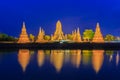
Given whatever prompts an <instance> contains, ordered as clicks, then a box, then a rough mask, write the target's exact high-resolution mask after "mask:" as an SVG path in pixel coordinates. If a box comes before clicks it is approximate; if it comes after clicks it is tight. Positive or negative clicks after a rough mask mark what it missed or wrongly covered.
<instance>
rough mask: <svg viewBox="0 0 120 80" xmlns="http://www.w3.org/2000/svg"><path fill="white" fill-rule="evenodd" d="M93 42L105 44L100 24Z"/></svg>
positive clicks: (97, 26)
mask: <svg viewBox="0 0 120 80" xmlns="http://www.w3.org/2000/svg"><path fill="white" fill-rule="evenodd" d="M92 42H95V43H103V42H104V39H103V35H102V33H101V30H100V25H99V23H97V25H96V30H95V34H94V37H93V40H92Z"/></svg>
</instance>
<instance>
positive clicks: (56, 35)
mask: <svg viewBox="0 0 120 80" xmlns="http://www.w3.org/2000/svg"><path fill="white" fill-rule="evenodd" d="M53 40H64V33H63V31H62V24H61V22H60V21H58V22H57V24H56V30H55V33H54V35H53Z"/></svg>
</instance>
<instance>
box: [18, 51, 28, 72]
mask: <svg viewBox="0 0 120 80" xmlns="http://www.w3.org/2000/svg"><path fill="white" fill-rule="evenodd" d="M29 61H30V51H29V50H28V49H20V50H19V52H18V62H19V64H20V65H21V67H22V70H23V72H25V71H26V68H27V65H28V64H29Z"/></svg>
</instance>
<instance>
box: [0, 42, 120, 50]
mask: <svg viewBox="0 0 120 80" xmlns="http://www.w3.org/2000/svg"><path fill="white" fill-rule="evenodd" d="M0 49H104V50H120V43H57V42H56V43H26V44H18V43H0Z"/></svg>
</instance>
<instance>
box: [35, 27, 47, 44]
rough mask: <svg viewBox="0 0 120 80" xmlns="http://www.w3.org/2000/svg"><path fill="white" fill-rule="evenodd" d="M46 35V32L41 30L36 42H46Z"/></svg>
mask: <svg viewBox="0 0 120 80" xmlns="http://www.w3.org/2000/svg"><path fill="white" fill-rule="evenodd" d="M44 35H45V32H44V30H43V29H41V28H40V30H39V34H38V37H37V40H36V42H44Z"/></svg>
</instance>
